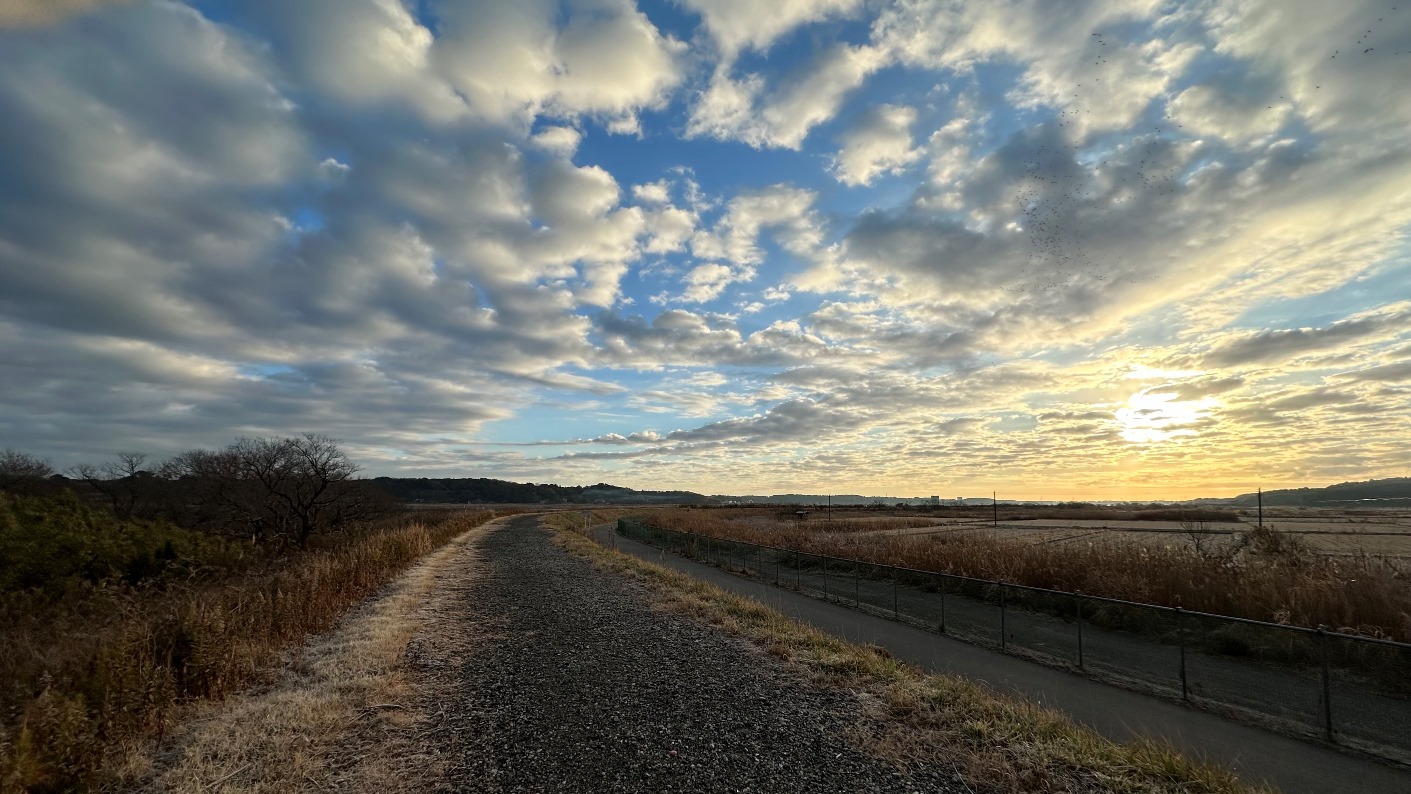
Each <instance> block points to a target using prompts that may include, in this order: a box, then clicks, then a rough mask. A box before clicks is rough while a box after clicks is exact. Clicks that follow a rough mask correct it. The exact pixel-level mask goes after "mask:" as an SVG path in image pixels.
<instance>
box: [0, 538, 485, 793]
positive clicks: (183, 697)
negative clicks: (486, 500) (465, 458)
mask: <svg viewBox="0 0 1411 794" xmlns="http://www.w3.org/2000/svg"><path fill="white" fill-rule="evenodd" d="M494 516H495V514H494V513H491V512H488V511H486V512H478V513H469V514H464V513H463V514H459V515H454V514H448V515H444V516H438V519H439V520H434V521H422V520H412V521H409V522H400V523H396V524H393V525H390V526H388V527H387V528H385V529H382V530H379V531H374V532H371V533H369V534H366V535H364V536H361V537H358V538H356V539H354V540H351V541H350V542H348V543H347V544H345V545H342V546H339V547H337V548H335V549H332V550H329V551H320V552H308V553H304V554H301V555H299V556H297V557H295V558H291V559H289V560H287V561H285V564H283V565H282V566H279V567H275V568H273V569H271V570H263V571H259V572H256V573H246V574H241V575H239V576H233V577H228V578H224V579H220V580H216V581H213V582H206V583H200V584H197V585H193V586H191V587H186V588H173V589H170V590H167V591H163V592H159V593H145V592H137V593H129V592H126V591H118V592H114V593H112V594H111V595H104V597H103V599H102V600H101V601H99V602H96V603H98V605H99V606H101V609H100V608H97V607H95V608H94V609H93V610H92V611H91V612H88V613H84V614H74V615H56V616H55V617H56V620H54V621H48V622H40V621H36V620H33V619H26V616H27V615H28V612H27V611H26V609H25V604H24V602H16V603H14V604H9V603H8V602H7V604H6V608H7V609H12V610H13V611H14V615H13V617H14V618H15V620H14V621H11V622H9V623H7V625H6V628H5V629H4V640H5V643H6V646H7V647H8V648H9V649H11V650H12V651H14V653H15V655H16V658H20V659H21V662H23V665H22V668H23V669H21V668H16V669H17V670H19V672H23V674H24V675H23V676H19V675H16V680H19V679H21V678H22V679H23V680H25V681H33V682H34V685H33V687H32V688H26V689H25V690H24V691H17V692H14V693H9V694H10V697H9V698H8V700H9V702H11V703H13V704H14V706H13V711H11V712H10V713H6V714H4V715H0V718H3V721H0V792H20V791H31V792H46V791H75V790H93V789H97V788H101V787H103V786H105V785H108V784H111V783H113V782H115V781H116V780H119V779H122V778H124V777H126V776H128V775H131V774H134V773H135V772H140V770H134V769H132V768H131V761H132V759H133V758H135V757H142V756H143V754H144V753H145V752H146V750H147V748H148V747H149V746H150V745H151V744H152V743H153V742H154V741H155V742H157V743H160V742H161V741H162V740H163V739H164V738H165V737H166V736H167V735H168V734H169V733H170V732H171V730H172V729H173V728H175V727H176V726H177V724H178V723H179V722H180V721H181V720H182V719H183V718H184V717H185V716H187V714H188V712H187V711H186V709H187V708H188V707H190V706H192V705H193V704H199V703H200V702H203V701H217V700H221V699H223V698H225V697H227V696H229V695H231V694H234V693H236V692H239V691H241V690H244V689H246V688H248V687H250V686H252V685H254V684H259V683H264V682H267V681H268V680H270V678H271V675H272V672H273V671H274V670H275V669H277V668H278V666H279V664H280V662H281V661H282V659H283V658H284V654H285V653H286V652H288V651H290V650H291V649H294V648H297V647H299V646H300V645H301V644H302V643H303V642H304V641H305V639H306V638H307V637H308V636H310V635H315V634H320V633H323V632H326V631H328V630H329V629H331V628H332V627H333V626H334V625H335V624H337V623H338V621H339V620H340V619H342V618H343V616H344V615H345V614H346V613H347V611H348V610H349V609H350V608H352V607H353V606H354V605H356V604H358V603H359V602H361V601H363V600H364V599H366V598H368V597H369V596H371V595H373V594H374V593H376V592H377V591H378V589H379V588H381V587H382V586H383V585H384V584H386V583H387V582H388V581H389V580H391V579H392V578H394V577H395V576H396V575H397V574H398V573H400V572H401V571H403V570H405V569H406V568H407V567H408V566H409V565H411V564H412V563H413V562H414V561H416V560H418V559H419V558H421V557H423V556H424V555H425V554H427V553H428V552H430V551H432V550H433V549H436V548H439V547H441V546H443V545H445V544H446V543H447V542H449V541H450V540H452V539H453V538H455V537H457V536H459V535H461V534H462V533H464V532H465V531H467V530H468V529H470V528H472V527H474V526H477V525H479V524H482V523H484V522H486V521H488V520H490V519H491V518H493V517H494ZM418 518H419V517H418ZM89 601H90V602H92V601H94V599H89ZM59 618H63V620H60V619H59ZM24 660H29V661H27V662H26V661H24ZM11 666H12V667H13V666H14V665H11ZM8 683H9V682H7V684H8Z"/></svg>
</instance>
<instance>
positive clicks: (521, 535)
mask: <svg viewBox="0 0 1411 794" xmlns="http://www.w3.org/2000/svg"><path fill="white" fill-rule="evenodd" d="M481 554H482V555H483V559H484V564H483V569H482V570H481V572H480V573H479V574H478V576H477V578H476V582H475V583H474V585H472V586H470V587H467V588H465V589H464V591H463V592H464V598H465V602H464V609H465V615H466V619H467V621H468V622H469V623H472V624H474V625H476V627H477V630H478V631H480V632H483V633H484V635H483V640H482V641H481V642H480V643H479V650H478V651H477V652H475V653H474V654H473V655H471V656H470V657H469V658H466V659H465V660H464V667H463V670H464V673H463V676H462V681H461V685H460V686H461V691H460V693H459V694H458V696H457V697H456V699H455V702H454V703H446V704H444V706H445V712H444V719H445V720H447V722H448V723H449V724H447V725H445V728H447V729H449V730H446V731H444V732H443V735H449V736H452V737H454V740H453V742H452V743H451V744H449V745H448V747H447V752H448V754H450V755H451V757H450V758H448V759H447V760H448V761H449V763H450V765H451V769H450V772H451V779H452V780H453V781H454V783H455V785H456V786H457V787H458V788H459V789H460V790H463V791H585V792H586V791H615V792H616V791H621V792H652V794H656V792H673V791H674V792H747V791H754V792H768V791H791V792H793V791H797V792H845V791H859V792H861V791H867V792H891V791H896V792H922V791H924V792H962V791H965V790H966V788H965V786H964V784H963V783H961V782H959V781H958V780H956V779H955V778H954V777H953V775H952V773H951V772H949V771H948V770H928V769H921V770H916V769H913V770H912V771H911V773H910V774H902V773H899V772H898V771H897V770H896V769H895V768H893V767H892V766H890V765H888V764H886V763H885V762H882V761H880V760H878V759H875V758H873V757H871V756H868V755H865V754H863V753H861V752H860V751H858V750H855V749H853V748H851V747H850V746H849V745H848V744H847V742H846V741H845V740H844V738H843V736H844V732H845V731H847V730H848V729H849V728H850V727H856V726H859V725H862V724H863V723H864V721H865V718H864V717H863V712H862V707H861V705H860V704H859V702H858V701H857V700H856V698H854V697H853V696H851V695H849V694H847V693H844V692H837V691H831V690H824V689H820V688H817V687H813V686H810V685H808V684H807V683H806V682H804V681H802V680H800V679H799V678H798V677H797V676H794V675H792V674H791V673H790V672H789V670H788V669H787V667H786V666H785V665H784V664H783V663H782V662H780V661H778V660H776V659H774V658H772V657H770V656H768V655H766V654H764V653H763V652H761V651H759V650H757V649H756V648H755V647H754V646H753V645H750V644H748V643H746V642H744V641H742V640H738V639H735V638H731V637H728V636H726V635H724V634H723V633H721V632H718V631H714V630H711V629H709V628H707V627H704V626H701V625H698V624H696V623H695V622H693V621H691V620H689V619H687V618H684V617H681V616H676V615H668V614H662V613H658V612H653V611H652V609H651V608H650V605H649V602H648V598H647V594H646V591H645V589H644V588H642V587H641V586H639V585H636V584H633V583H630V582H628V581H626V580H623V579H621V578H620V577H617V576H614V575H611V574H606V573H603V572H601V571H598V570H596V569H595V568H593V567H592V566H591V565H590V564H589V563H588V562H586V561H585V560H582V559H579V558H577V557H573V556H571V555H569V554H568V553H566V552H564V551H562V550H560V549H559V548H558V547H556V546H554V545H553V544H552V542H551V541H550V538H549V533H548V532H547V531H546V530H543V529H541V528H539V527H538V520H537V519H535V518H533V517H525V518H522V519H516V520H514V521H513V522H511V523H509V524H508V525H507V526H506V527H505V528H503V529H499V530H495V531H492V532H491V533H489V534H488V535H487V536H486V538H485V539H484V541H482V545H481Z"/></svg>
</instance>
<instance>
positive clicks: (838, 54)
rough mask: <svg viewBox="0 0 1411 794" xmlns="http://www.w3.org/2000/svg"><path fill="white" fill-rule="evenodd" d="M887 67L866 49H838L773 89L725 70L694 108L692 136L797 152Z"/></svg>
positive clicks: (876, 51) (758, 79)
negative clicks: (814, 131)
mask: <svg viewBox="0 0 1411 794" xmlns="http://www.w3.org/2000/svg"><path fill="white" fill-rule="evenodd" d="M887 62H888V56H887V54H886V53H885V52H884V51H882V50H879V49H877V48H874V47H869V46H866V45H862V46H852V45H847V44H839V45H836V46H834V47H831V48H829V49H828V50H826V51H824V52H823V53H821V54H820V55H819V56H818V57H817V58H816V60H815V62H814V63H810V64H807V65H806V66H804V67H803V68H801V69H800V70H799V71H797V72H795V73H794V74H791V75H789V76H788V77H787V78H785V79H784V80H783V81H781V83H780V84H778V85H776V86H774V87H773V88H772V89H768V90H767V89H766V86H765V82H764V80H763V78H761V77H760V76H758V75H753V74H748V75H745V76H743V77H742V78H740V79H738V80H737V79H735V78H732V77H731V76H730V73H729V71H728V69H727V68H726V67H725V66H724V65H722V66H721V67H720V68H717V70H716V71H715V73H714V75H713V76H712V77H711V83H710V86H709V88H708V89H707V90H706V91H705V92H704V93H702V94H701V95H700V97H699V98H698V99H697V101H696V103H695V104H694V105H692V107H691V116H690V119H689V120H688V122H687V125H686V134H687V136H688V137H710V138H719V139H722V140H739V141H741V142H743V143H747V144H749V145H750V146H754V147H756V148H763V147H778V148H785V149H797V148H799V147H800V146H801V145H802V144H803V141H804V139H805V138H806V137H808V133H809V131H810V130H812V129H813V128H814V127H816V126H817V125H819V124H822V123H824V122H826V121H828V120H829V119H831V118H833V116H834V115H836V114H837V112H838V109H839V108H840V107H841V106H842V103H843V100H844V98H845V97H846V96H847V95H848V94H849V93H851V92H852V91H854V90H855V89H857V88H858V87H859V86H861V85H862V83H863V82H864V81H865V80H866V79H867V78H868V77H869V76H870V75H872V74H873V73H874V72H876V71H877V70H878V69H881V68H882V67H883V66H885V65H886V64H887Z"/></svg>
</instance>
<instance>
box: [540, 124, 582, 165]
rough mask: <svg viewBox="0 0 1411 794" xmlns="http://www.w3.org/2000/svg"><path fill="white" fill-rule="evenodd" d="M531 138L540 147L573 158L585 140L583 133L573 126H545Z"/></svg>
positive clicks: (566, 157)
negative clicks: (579, 145)
mask: <svg viewBox="0 0 1411 794" xmlns="http://www.w3.org/2000/svg"><path fill="white" fill-rule="evenodd" d="M531 140H532V141H533V142H534V145H536V146H538V147H539V148H541V149H543V150H545V151H547V152H551V153H553V154H554V155H556V156H558V157H563V158H565V159H568V158H572V157H573V153H574V152H576V151H578V144H579V142H581V141H582V140H583V133H581V132H579V131H578V130H576V129H574V128H572V127H558V126H550V127H545V128H544V129H542V130H540V131H539V132H537V133H535V134H534V136H533V138H531Z"/></svg>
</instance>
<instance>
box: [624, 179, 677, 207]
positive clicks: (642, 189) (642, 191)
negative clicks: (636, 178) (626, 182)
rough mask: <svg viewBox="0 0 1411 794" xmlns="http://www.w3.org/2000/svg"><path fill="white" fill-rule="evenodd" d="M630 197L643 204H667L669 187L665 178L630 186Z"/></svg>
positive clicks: (669, 193) (668, 201)
mask: <svg viewBox="0 0 1411 794" xmlns="http://www.w3.org/2000/svg"><path fill="white" fill-rule="evenodd" d="M632 197H633V198H635V199H637V200H638V201H640V202H642V203H643V204H669V203H670V202H671V189H670V187H669V185H668V184H667V181H666V180H665V179H662V180H658V181H656V182H648V183H646V184H644V185H633V186H632Z"/></svg>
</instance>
